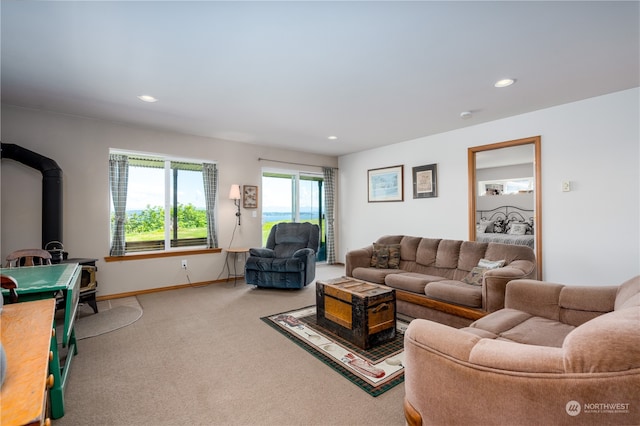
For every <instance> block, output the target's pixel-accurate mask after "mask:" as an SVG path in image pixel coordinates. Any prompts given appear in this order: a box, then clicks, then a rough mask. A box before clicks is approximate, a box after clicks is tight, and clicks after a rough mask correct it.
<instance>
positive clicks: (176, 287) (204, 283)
mask: <svg viewBox="0 0 640 426" xmlns="http://www.w3.org/2000/svg"><path fill="white" fill-rule="evenodd" d="M236 278H237V279H244V276H239V277H236ZM230 281H233V277H231V278H225V279H222V280H212V281H200V282H197V283H189V284H177V285H170V286H167V287H156V288H148V289H145V290H136V291H129V292H126V293H115V294H107V295H104V296H98V297H96V300H97V301H98V302H100V301H103V300H112V299H122V298H123V297H131V296H139V295H141V294H150V293H159V292H161V291H169V290H179V289H181V288H187V287H202V286H207V285H211V284H223V283H227V282H230Z"/></svg>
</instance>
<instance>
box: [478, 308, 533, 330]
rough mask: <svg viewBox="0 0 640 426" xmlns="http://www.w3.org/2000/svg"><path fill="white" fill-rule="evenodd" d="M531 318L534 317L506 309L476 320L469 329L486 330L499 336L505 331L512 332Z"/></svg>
mask: <svg viewBox="0 0 640 426" xmlns="http://www.w3.org/2000/svg"><path fill="white" fill-rule="evenodd" d="M531 317H532V315H531V314H528V313H526V312H523V311H519V310H517V309H509V308H504V309H501V310H499V311H496V312H493V313H492V314H491V315H487V316H485V317H482V318H480V319H479V320H476V321H475V322H473V323H472V324H471V325H470V326H469V327H471V328H479V329H481V330H486V331H489V332H491V333H493V334H495V335H496V336H499V335H500V333H502V332H503V331H507V330H510V329H512V328H513V327H515V326H516V325H518V324H521V323H523V322H524V321H526V320H528V319H529V318H531Z"/></svg>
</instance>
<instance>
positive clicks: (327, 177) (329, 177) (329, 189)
mask: <svg viewBox="0 0 640 426" xmlns="http://www.w3.org/2000/svg"><path fill="white" fill-rule="evenodd" d="M322 172H323V174H324V203H325V206H326V209H327V211H326V214H327V241H326V243H327V264H329V265H333V264H334V263H336V248H335V238H334V224H333V222H334V216H335V214H334V206H335V201H334V200H335V193H336V187H335V177H336V169H333V168H331V167H323V168H322Z"/></svg>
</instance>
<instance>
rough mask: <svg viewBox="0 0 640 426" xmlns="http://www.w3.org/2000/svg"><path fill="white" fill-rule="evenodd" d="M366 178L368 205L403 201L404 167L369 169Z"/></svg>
mask: <svg viewBox="0 0 640 426" xmlns="http://www.w3.org/2000/svg"><path fill="white" fill-rule="evenodd" d="M367 177H368V179H367V180H368V183H369V188H368V192H369V202H370V203H380V202H385V201H404V166H393V167H384V168H381V169H371V170H369V171H368V172H367Z"/></svg>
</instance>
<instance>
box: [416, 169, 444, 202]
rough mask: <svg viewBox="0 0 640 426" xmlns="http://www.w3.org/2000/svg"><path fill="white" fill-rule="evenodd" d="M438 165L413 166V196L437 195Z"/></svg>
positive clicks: (426, 196) (428, 196) (427, 196)
mask: <svg viewBox="0 0 640 426" xmlns="http://www.w3.org/2000/svg"><path fill="white" fill-rule="evenodd" d="M437 177H438V165H437V164H429V165H428V166H419V167H414V168H413V198H431V197H437V196H438V179H437Z"/></svg>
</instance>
